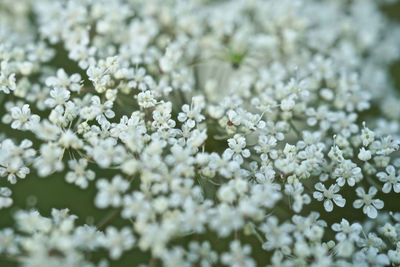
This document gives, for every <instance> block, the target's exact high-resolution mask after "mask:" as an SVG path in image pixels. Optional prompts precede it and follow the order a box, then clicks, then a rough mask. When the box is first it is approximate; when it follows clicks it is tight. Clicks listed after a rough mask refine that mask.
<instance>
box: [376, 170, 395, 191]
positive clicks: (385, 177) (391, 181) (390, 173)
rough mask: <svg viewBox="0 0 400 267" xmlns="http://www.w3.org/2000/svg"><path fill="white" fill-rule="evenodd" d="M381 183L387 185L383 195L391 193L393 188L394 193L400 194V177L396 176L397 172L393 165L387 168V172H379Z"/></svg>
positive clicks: (383, 189)
mask: <svg viewBox="0 0 400 267" xmlns="http://www.w3.org/2000/svg"><path fill="white" fill-rule="evenodd" d="M376 176H378V178H379V181H381V182H383V183H385V184H384V185H383V187H382V191H383V193H390V191H391V190H392V187H393V191H394V192H396V193H400V175H396V170H395V169H394V167H393V166H392V165H388V166H387V167H386V172H378V173H377V174H376Z"/></svg>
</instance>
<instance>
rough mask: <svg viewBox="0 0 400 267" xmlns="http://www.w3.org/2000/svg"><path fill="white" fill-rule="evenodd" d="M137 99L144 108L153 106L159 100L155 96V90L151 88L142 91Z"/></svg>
mask: <svg viewBox="0 0 400 267" xmlns="http://www.w3.org/2000/svg"><path fill="white" fill-rule="evenodd" d="M137 99H138V103H139V106H141V107H143V108H151V107H154V106H155V105H156V104H157V100H156V99H155V98H154V92H153V91H151V90H147V91H144V92H140V93H139V94H138V96H137Z"/></svg>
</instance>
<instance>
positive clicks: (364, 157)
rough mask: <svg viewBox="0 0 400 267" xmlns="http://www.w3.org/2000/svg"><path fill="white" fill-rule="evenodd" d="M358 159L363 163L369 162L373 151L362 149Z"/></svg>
mask: <svg viewBox="0 0 400 267" xmlns="http://www.w3.org/2000/svg"><path fill="white" fill-rule="evenodd" d="M358 158H359V159H360V160H362V161H368V160H370V159H371V151H369V150H365V148H363V147H362V148H360V153H358Z"/></svg>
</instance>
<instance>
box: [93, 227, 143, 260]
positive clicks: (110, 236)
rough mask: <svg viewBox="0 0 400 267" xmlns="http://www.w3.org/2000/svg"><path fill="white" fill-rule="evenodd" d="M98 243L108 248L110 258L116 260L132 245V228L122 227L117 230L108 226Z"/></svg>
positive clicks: (133, 242) (133, 238) (133, 240)
mask: <svg viewBox="0 0 400 267" xmlns="http://www.w3.org/2000/svg"><path fill="white" fill-rule="evenodd" d="M100 243H101V244H102V245H103V247H105V248H107V249H108V250H109V254H110V258H111V259H113V260H116V259H119V258H120V257H121V255H122V253H123V252H124V251H126V250H129V249H131V248H132V247H133V245H134V244H135V237H134V236H133V234H132V230H131V229H129V228H128V227H124V228H122V229H121V230H120V231H118V229H116V228H115V227H113V226H109V227H107V229H106V232H105V235H104V237H103V238H101V240H100Z"/></svg>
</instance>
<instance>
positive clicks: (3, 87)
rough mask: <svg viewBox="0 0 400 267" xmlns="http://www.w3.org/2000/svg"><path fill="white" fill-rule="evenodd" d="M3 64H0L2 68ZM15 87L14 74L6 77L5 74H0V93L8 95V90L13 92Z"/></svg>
mask: <svg viewBox="0 0 400 267" xmlns="http://www.w3.org/2000/svg"><path fill="white" fill-rule="evenodd" d="M3 62H4V61H3ZM3 62H2V63H1V64H2V67H3ZM16 87H17V85H16V83H15V73H11V74H10V75H8V76H7V75H6V74H5V73H3V72H0V91H3V92H4V93H6V94H9V93H10V90H11V91H14V90H15V89H16Z"/></svg>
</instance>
